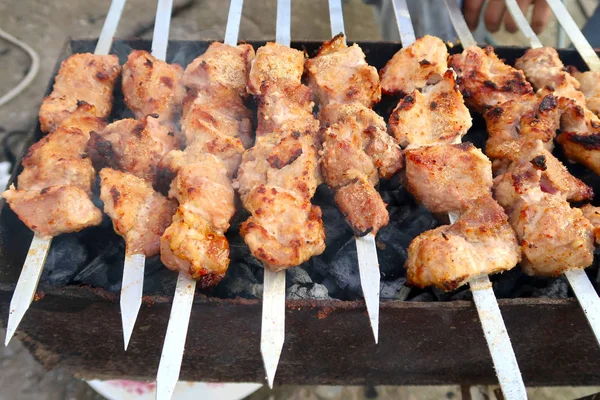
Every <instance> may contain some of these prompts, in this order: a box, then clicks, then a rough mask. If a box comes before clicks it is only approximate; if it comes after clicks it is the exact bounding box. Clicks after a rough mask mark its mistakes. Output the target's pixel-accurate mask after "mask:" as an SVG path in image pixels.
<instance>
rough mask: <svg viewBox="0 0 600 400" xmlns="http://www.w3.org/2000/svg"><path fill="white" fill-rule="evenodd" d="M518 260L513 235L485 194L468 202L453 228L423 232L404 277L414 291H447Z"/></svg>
mask: <svg viewBox="0 0 600 400" xmlns="http://www.w3.org/2000/svg"><path fill="white" fill-rule="evenodd" d="M520 260H521V251H520V249H519V244H518V242H517V237H516V236H515V232H514V231H513V230H512V228H511V227H510V225H509V224H508V222H507V216H506V214H505V213H504V211H503V210H502V207H500V206H499V205H498V203H496V202H495V201H494V200H493V199H492V198H491V197H490V196H489V194H488V195H484V196H482V197H479V198H477V199H475V200H473V199H472V200H471V201H470V202H469V204H468V206H467V208H466V209H465V211H464V212H463V213H462V214H461V216H460V217H459V218H458V220H457V221H456V222H455V223H454V224H452V225H445V226H440V227H438V228H436V229H433V230H430V231H426V232H424V233H422V234H421V235H419V236H417V237H416V238H415V239H414V240H413V241H412V243H411V244H410V247H409V248H408V259H407V260H406V265H405V267H406V271H407V272H406V277H407V280H408V282H409V284H411V285H414V286H417V287H426V286H430V285H433V286H436V287H438V288H440V289H442V290H446V291H450V290H454V289H456V288H457V287H459V286H461V285H463V284H464V283H466V282H467V281H468V280H469V279H470V278H472V277H476V276H479V275H484V274H485V275H488V274H493V273H497V272H503V271H507V270H509V269H511V268H513V267H514V266H515V265H516V264H517V263H518V262H519V261H520Z"/></svg>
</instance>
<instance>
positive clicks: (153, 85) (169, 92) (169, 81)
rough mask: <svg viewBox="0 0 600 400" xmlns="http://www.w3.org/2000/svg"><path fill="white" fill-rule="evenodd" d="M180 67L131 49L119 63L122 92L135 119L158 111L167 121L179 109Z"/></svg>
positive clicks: (162, 119)
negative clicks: (127, 55)
mask: <svg viewBox="0 0 600 400" xmlns="http://www.w3.org/2000/svg"><path fill="white" fill-rule="evenodd" d="M182 76H183V68H182V67H181V66H180V65H177V64H167V63H166V62H164V61H162V60H159V59H157V58H155V57H154V56H152V54H150V53H149V52H147V51H144V50H134V51H132V52H131V53H130V54H129V57H127V62H126V63H125V65H123V96H124V97H125V103H126V104H127V107H129V109H131V111H133V113H134V114H135V117H136V118H137V119H142V118H144V117H146V116H147V115H152V114H158V119H159V120H160V121H161V122H162V121H171V120H172V119H174V118H175V117H176V116H177V115H178V114H179V112H180V107H181V103H182V101H183V97H184V96H185V89H184V87H183V85H182V83H181V78H182Z"/></svg>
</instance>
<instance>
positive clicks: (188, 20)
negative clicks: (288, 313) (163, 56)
mask: <svg viewBox="0 0 600 400" xmlns="http://www.w3.org/2000/svg"><path fill="white" fill-rule="evenodd" d="M109 3H110V2H109V1H107V0H105V1H96V2H88V1H76V0H63V1H45V0H4V1H0V27H1V28H2V29H3V30H5V31H7V32H9V33H10V34H12V35H14V36H16V37H18V38H19V39H21V40H23V41H24V42H26V43H28V44H30V45H31V46H32V47H33V48H34V49H35V50H36V51H37V52H38V53H39V55H40V58H41V60H42V66H41V69H40V72H39V74H38V75H37V77H36V78H35V80H34V81H33V83H32V85H31V86H29V88H27V89H26V90H25V91H24V92H23V93H22V94H21V95H20V96H19V97H18V98H16V99H14V100H13V101H12V102H10V103H9V104H7V105H5V106H4V107H2V108H1V109H0V138H1V137H3V136H4V135H6V134H7V133H8V132H13V131H28V130H30V129H31V128H32V127H33V125H34V124H35V121H36V115H37V110H38V107H39V104H40V102H41V99H42V94H43V92H44V90H45V88H46V86H47V84H48V80H49V78H50V74H51V71H52V69H53V67H54V63H55V60H56V59H57V57H58V55H59V53H60V51H61V49H62V47H63V45H64V43H65V42H66V40H67V38H69V37H74V38H84V37H85V38H89V37H97V36H98V34H99V31H100V29H101V27H102V24H103V22H104V17H105V16H106V12H107V10H108V6H109ZM174 3H175V11H174V16H173V20H172V23H171V35H170V36H171V38H173V39H188V40H189V39H222V37H223V34H224V30H225V23H226V19H227V12H228V2H226V1H221V0H205V1H202V0H175V2H174ZM292 3H293V7H292V37H293V38H302V39H315V40H325V39H327V38H328V37H329V36H330V30H329V22H328V18H327V15H328V14H327V1H326V0H304V1H299V0H297V1H294V2H292ZM440 3H441V1H440ZM584 3H585V5H586V7H587V8H588V9H589V10H593V9H594V7H595V6H596V5H597V1H596V0H587V1H585V2H584ZM567 4H568V6H569V9H570V10H571V11H572V13H573V15H574V16H575V18H576V19H577V21H578V23H579V24H580V25H581V24H582V23H583V16H582V14H581V12H580V11H579V9H578V8H577V7H576V6H575V1H574V0H569V1H567ZM275 10H276V0H268V1H261V0H246V1H245V4H244V11H243V18H242V24H241V27H240V37H241V38H244V39H248V40H249V39H272V38H273V37H274V32H275ZM154 12H155V1H142V0H128V1H127V4H126V8H125V10H124V14H123V17H122V20H121V21H122V23H121V24H120V25H119V29H118V33H117V36H118V37H121V38H129V37H151V33H152V26H153V21H154ZM344 13H345V19H346V27H347V34H348V37H349V39H350V40H381V39H382V37H381V33H380V30H379V26H378V21H377V20H376V18H375V14H374V12H373V9H372V8H371V7H370V6H368V5H366V4H365V3H363V2H362V1H361V0H350V1H347V2H345V8H344ZM494 39H495V40H496V41H497V42H499V43H503V44H522V45H523V44H526V42H524V38H523V37H522V36H521V35H511V34H508V33H506V32H500V33H498V34H495V35H494ZM542 41H543V42H544V44H548V45H554V44H555V43H556V24H555V22H553V23H552V24H551V26H550V27H549V29H548V30H547V31H546V32H545V34H544V35H543V36H542ZM29 64H30V61H29V59H28V57H27V55H26V54H25V53H24V52H22V51H21V50H20V49H18V48H17V47H14V46H12V45H11V44H9V43H8V42H5V41H3V40H1V39H0V70H1V71H3V73H2V74H0V95H1V94H3V93H5V92H7V91H8V90H9V89H10V88H12V87H13V86H14V85H16V84H17V83H18V82H19V81H20V80H21V79H22V78H23V76H25V74H26V73H27V71H28V69H29ZM0 150H1V149H0ZM0 158H1V157H0ZM4 335H5V332H4V330H3V329H0V337H2V338H3V337H4ZM596 392H600V388H598V387H589V388H535V389H530V392H529V395H530V398H532V399H537V400H541V399H568V398H579V397H583V396H586V395H590V394H592V393H596ZM460 395H461V392H460V388H459V387H457V386H448V387H388V386H385V387H374V388H373V387H370V388H365V387H322V386H299V387H293V386H283V387H278V388H276V389H275V390H274V391H272V392H271V391H268V390H267V389H266V388H263V389H261V390H259V391H258V392H257V393H255V394H254V395H252V396H251V397H250V398H251V399H252V400H259V399H261V400H262V399H298V400H300V399H302V400H308V399H365V398H378V399H442V398H446V399H456V398H460ZM101 398H102V397H101V396H99V395H98V394H95V392H94V391H93V390H92V389H90V388H89V387H88V386H87V384H85V383H84V382H82V381H79V380H76V379H74V378H73V377H72V376H71V375H70V374H68V373H66V372H65V371H61V370H54V371H50V372H47V371H44V370H43V369H42V368H41V366H40V365H39V364H37V363H36V362H35V360H34V359H33V357H32V356H31V355H30V354H29V353H28V352H27V351H26V350H25V349H24V347H23V346H22V345H21V344H20V343H18V341H16V340H13V341H12V343H11V344H10V345H9V346H8V347H3V346H0V400H4V399H6V400H9V399H10V400H13V399H16V400H21V399H23V400H26V399H42V400H43V399H48V400H50V399H52V400H54V399H56V400H60V399H81V400H84V399H85V400H88V399H101Z"/></svg>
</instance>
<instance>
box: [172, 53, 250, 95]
mask: <svg viewBox="0 0 600 400" xmlns="http://www.w3.org/2000/svg"><path fill="white" fill-rule="evenodd" d="M253 58H254V49H253V48H252V46H251V45H249V44H240V45H238V46H230V45H227V44H223V43H220V42H213V43H211V44H210V46H208V49H206V51H205V52H204V53H203V54H202V55H201V56H200V57H197V58H196V59H195V60H194V61H192V62H191V63H190V64H189V65H188V66H187V67H186V69H185V72H184V74H183V84H184V86H186V87H187V88H189V89H196V90H203V91H210V90H211V89H212V90H222V89H223V88H228V89H229V90H231V91H233V92H235V93H236V95H237V96H238V97H245V96H246V81H247V80H248V71H249V70H250V62H251V61H252V59H253Z"/></svg>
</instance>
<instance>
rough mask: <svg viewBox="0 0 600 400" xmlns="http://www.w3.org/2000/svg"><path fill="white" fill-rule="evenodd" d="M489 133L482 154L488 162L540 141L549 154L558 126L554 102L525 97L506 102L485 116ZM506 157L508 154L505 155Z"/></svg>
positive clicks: (550, 96)
mask: <svg viewBox="0 0 600 400" xmlns="http://www.w3.org/2000/svg"><path fill="white" fill-rule="evenodd" d="M484 117H485V122H486V126H487V131H488V140H487V142H486V146H485V153H486V154H487V155H488V157H491V158H502V157H504V155H505V154H506V155H508V156H510V154H511V152H514V151H515V150H516V151H518V149H519V148H521V147H522V146H526V145H527V143H531V142H535V141H537V140H541V141H542V143H543V144H544V146H545V147H546V148H547V149H548V150H550V151H552V149H553V147H554V137H555V136H556V131H557V129H558V128H559V124H560V112H559V108H558V106H557V98H556V97H554V96H553V95H551V94H548V95H545V96H543V97H538V96H536V95H534V94H527V95H524V96H522V97H521V98H520V99H518V100H509V101H507V102H505V103H502V104H499V105H497V106H495V107H493V108H491V109H490V110H489V111H488V112H486V113H485V114H484ZM507 153H508V154H507Z"/></svg>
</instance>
